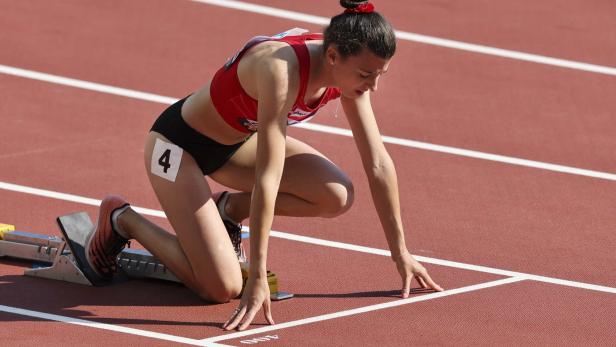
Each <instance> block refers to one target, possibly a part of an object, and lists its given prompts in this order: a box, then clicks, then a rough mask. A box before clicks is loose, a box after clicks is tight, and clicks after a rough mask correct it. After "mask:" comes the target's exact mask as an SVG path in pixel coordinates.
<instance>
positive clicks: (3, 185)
mask: <svg viewBox="0 0 616 347" xmlns="http://www.w3.org/2000/svg"><path fill="white" fill-rule="evenodd" d="M0 189H4V190H9V191H14V192H18V193H26V194H32V195H37V196H43V197H47V198H52V199H59V200H65V201H71V202H76V203H81V204H85V205H91V206H99V205H100V203H101V200H97V199H92V198H86V197H82V196H78V195H72V194H65V193H58V192H54V191H49V190H44V189H38V188H32V187H28V186H22V185H18V184H12V183H7V182H0ZM132 208H133V209H134V210H135V211H137V212H139V213H142V214H145V215H148V216H155V217H162V218H165V214H164V212H163V211H158V210H153V209H148V208H143V207H137V206H132ZM5 222H6V221H5ZM244 230H245V231H248V228H244ZM270 235H271V236H272V237H276V238H281V239H286V240H292V241H297V242H303V243H308V244H313V245H319V246H325V247H332V248H339V249H344V250H349V251H355V252H361V253H368V254H375V255H381V256H387V257H389V256H390V255H391V253H390V252H389V251H388V250H384V249H378V248H372V247H366V246H359V245H353V244H349V243H344V242H337V241H329V240H323V239H318V238H314V237H309V236H302V235H295V234H291V233H286V232H282V231H276V230H272V231H271V232H270ZM415 258H416V259H417V260H418V261H420V262H424V263H428V264H434V265H440V266H446V267H452V268H457V269H463V270H470V271H477V272H484V273H489V274H494V275H501V276H508V277H524V278H526V279H528V280H533V281H538V282H545V283H551V284H557V285H562V286H568V287H574V288H580V289H588V290H594V291H599V292H604V293H612V294H616V288H612V287H607V286H600V285H596V284H591V283H584V282H576V281H569V280H564V279H558V278H552V277H545V276H539V275H534V274H527V273H522V272H516V271H509V270H503V269H496V268H491V267H486V266H481V265H473V264H466V263H460V262H455V261H450V260H444V259H438V258H430V257H423V256H415Z"/></svg>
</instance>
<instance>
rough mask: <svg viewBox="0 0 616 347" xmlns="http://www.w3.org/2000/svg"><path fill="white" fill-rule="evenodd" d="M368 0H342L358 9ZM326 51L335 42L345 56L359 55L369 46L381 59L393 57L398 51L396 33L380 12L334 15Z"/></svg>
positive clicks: (326, 32) (325, 42)
mask: <svg viewBox="0 0 616 347" xmlns="http://www.w3.org/2000/svg"><path fill="white" fill-rule="evenodd" d="M367 3H368V1H352V0H340V5H341V6H342V7H344V8H345V9H354V8H356V7H358V6H359V5H364V4H367ZM323 36H324V38H323V47H324V51H325V50H327V47H329V45H331V44H335V45H336V47H337V48H338V52H340V54H341V55H342V57H343V58H346V57H348V56H351V55H357V54H359V53H360V52H361V50H362V48H364V47H367V48H369V49H370V51H372V53H374V54H375V55H377V56H378V57H380V58H383V59H389V58H391V57H393V55H394V53H395V52H396V35H395V34H394V29H393V28H392V27H391V25H390V24H389V22H387V20H386V19H385V18H384V17H383V16H381V15H380V14H379V13H378V12H376V11H375V12H371V13H344V12H343V13H341V14H339V15H337V16H335V17H333V18H332V19H331V21H330V23H329V26H328V27H327V28H325V32H324V33H323Z"/></svg>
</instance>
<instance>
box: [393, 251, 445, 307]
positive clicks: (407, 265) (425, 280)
mask: <svg viewBox="0 0 616 347" xmlns="http://www.w3.org/2000/svg"><path fill="white" fill-rule="evenodd" d="M394 261H395V262H396V268H397V269H398V273H399V274H400V277H402V298H405V299H406V298H408V297H409V293H410V291H411V281H412V280H413V278H415V279H416V280H417V282H419V285H420V286H421V287H422V288H431V289H434V290H436V291H438V292H441V291H443V288H441V286H439V285H438V284H436V283H434V281H433V280H432V278H430V275H428V270H426V268H425V267H423V266H422V265H421V264H420V263H419V262H418V261H417V260H415V258H413V256H412V255H411V253H409V252H408V251H407V252H404V253H402V254H401V255H399V256H397V257H394Z"/></svg>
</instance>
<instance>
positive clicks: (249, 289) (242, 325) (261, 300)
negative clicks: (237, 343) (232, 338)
mask: <svg viewBox="0 0 616 347" xmlns="http://www.w3.org/2000/svg"><path fill="white" fill-rule="evenodd" d="M261 306H263V313H264V314H265V319H266V320H267V322H268V323H269V324H274V319H273V318H272V310H271V309H272V305H271V301H270V290H269V285H268V284H267V276H263V277H261V278H257V277H253V276H249V277H248V282H247V283H246V287H245V288H244V293H243V294H242V300H241V301H240V305H239V306H238V308H236V309H235V310H234V311H233V313H232V314H231V318H229V320H228V321H226V322H225V324H223V325H222V327H223V329H225V330H232V329H235V328H236V327H237V328H238V330H244V329H246V328H247V327H248V326H249V325H250V323H251V322H252V320H253V319H254V318H255V315H256V314H257V312H259V309H260V308H261Z"/></svg>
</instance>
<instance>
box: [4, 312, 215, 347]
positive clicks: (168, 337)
mask: <svg viewBox="0 0 616 347" xmlns="http://www.w3.org/2000/svg"><path fill="white" fill-rule="evenodd" d="M0 311H2V312H7V313H12V314H17V315H21V316H28V317H34V318H40V319H46V320H51V321H56V322H62V323H68V324H75V325H81V326H84V327H89V328H95V329H103V330H110V331H115V332H119V333H125V334H130V335H137V336H144V337H150V338H154V339H158V340H165V341H172V342H179V343H185V344H189V345H195V346H221V345H219V344H218V345H217V344H211V343H209V342H205V341H202V340H197V339H189V338H186V337H180V336H175V335H169V334H162V333H157V332H153V331H147V330H140V329H134V328H128V327H123V326H119V325H111V324H105V323H98V322H92V321H88V320H84V319H79V318H73V317H66V316H59V315H57V314H50V313H45V312H38V311H32V310H26V309H22V308H17V307H11V306H5V305H0Z"/></svg>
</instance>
